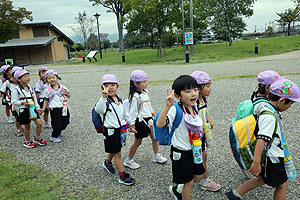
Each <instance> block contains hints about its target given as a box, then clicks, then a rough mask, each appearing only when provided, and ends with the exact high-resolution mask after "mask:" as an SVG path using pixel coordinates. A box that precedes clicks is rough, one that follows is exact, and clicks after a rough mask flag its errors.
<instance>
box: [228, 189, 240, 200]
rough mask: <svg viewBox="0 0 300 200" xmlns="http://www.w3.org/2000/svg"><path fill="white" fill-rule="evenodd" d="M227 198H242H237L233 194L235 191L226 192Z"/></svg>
mask: <svg viewBox="0 0 300 200" xmlns="http://www.w3.org/2000/svg"><path fill="white" fill-rule="evenodd" d="M226 196H227V197H228V199H230V200H241V198H240V197H238V196H236V195H234V194H233V191H232V190H230V192H226Z"/></svg>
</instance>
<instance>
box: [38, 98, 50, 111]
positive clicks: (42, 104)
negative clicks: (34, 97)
mask: <svg viewBox="0 0 300 200" xmlns="http://www.w3.org/2000/svg"><path fill="white" fill-rule="evenodd" d="M39 105H40V108H41V109H42V108H43V106H44V99H40V100H39ZM48 111H49V109H48V107H46V109H45V112H48Z"/></svg>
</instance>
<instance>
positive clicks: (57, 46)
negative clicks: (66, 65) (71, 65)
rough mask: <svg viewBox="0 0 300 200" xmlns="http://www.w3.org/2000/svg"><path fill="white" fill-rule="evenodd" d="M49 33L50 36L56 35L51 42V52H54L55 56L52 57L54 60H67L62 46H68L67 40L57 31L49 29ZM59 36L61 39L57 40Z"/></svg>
mask: <svg viewBox="0 0 300 200" xmlns="http://www.w3.org/2000/svg"><path fill="white" fill-rule="evenodd" d="M49 34H50V37H52V36H56V38H55V39H54V41H53V42H52V43H53V46H52V48H53V50H52V52H53V53H55V55H56V56H54V59H55V60H56V62H58V61H64V60H68V57H66V53H65V47H64V46H70V43H69V41H68V40H67V39H66V38H64V37H62V36H61V35H60V34H59V33H57V32H56V31H54V30H50V31H49ZM59 37H62V38H63V41H58V40H59ZM69 53H70V52H69Z"/></svg>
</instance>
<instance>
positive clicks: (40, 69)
mask: <svg viewBox="0 0 300 200" xmlns="http://www.w3.org/2000/svg"><path fill="white" fill-rule="evenodd" d="M40 71H48V67H45V66H41V67H40V68H39V69H38V73H40Z"/></svg>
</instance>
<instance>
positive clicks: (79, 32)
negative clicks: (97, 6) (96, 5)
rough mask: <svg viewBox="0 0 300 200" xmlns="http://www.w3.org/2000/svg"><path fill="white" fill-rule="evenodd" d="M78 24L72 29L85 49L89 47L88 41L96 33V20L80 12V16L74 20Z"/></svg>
mask: <svg viewBox="0 0 300 200" xmlns="http://www.w3.org/2000/svg"><path fill="white" fill-rule="evenodd" d="M74 19H75V21H76V24H74V25H73V26H71V27H70V28H71V29H72V30H73V31H74V33H75V34H76V36H77V37H78V38H79V39H80V41H81V42H82V43H83V44H84V48H86V47H87V40H88V38H89V36H90V34H91V33H93V32H94V21H95V20H94V19H93V17H88V16H87V14H86V12H85V11H83V12H82V13H80V12H78V16H77V17H75V18H74Z"/></svg>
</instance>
